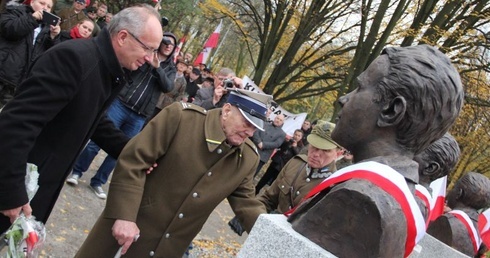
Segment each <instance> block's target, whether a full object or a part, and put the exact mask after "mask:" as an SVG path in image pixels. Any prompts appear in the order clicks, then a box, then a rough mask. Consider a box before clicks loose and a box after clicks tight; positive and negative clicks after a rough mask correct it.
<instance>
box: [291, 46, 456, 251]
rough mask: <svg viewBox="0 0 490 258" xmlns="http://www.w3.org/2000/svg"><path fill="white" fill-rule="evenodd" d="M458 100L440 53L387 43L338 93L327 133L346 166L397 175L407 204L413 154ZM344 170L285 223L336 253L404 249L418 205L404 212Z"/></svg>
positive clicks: (452, 115) (450, 116) (444, 125)
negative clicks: (349, 160)
mask: <svg viewBox="0 0 490 258" xmlns="http://www.w3.org/2000/svg"><path fill="white" fill-rule="evenodd" d="M462 103H463V88H462V85H461V80H460V77H459V74H458V72H457V70H456V69H455V68H454V66H453V65H452V64H451V62H450V60H449V58H447V57H446V56H445V55H444V54H443V53H441V52H440V51H438V50H437V49H435V48H433V47H430V46H427V45H419V46H412V47H398V48H387V49H385V50H384V51H383V53H382V54H381V56H380V57H378V58H377V59H375V60H374V61H373V62H372V64H371V65H370V66H369V67H368V68H367V69H366V70H365V71H364V72H363V73H362V74H361V75H360V76H359V77H358V88H357V89H356V90H354V91H352V92H350V93H349V94H347V95H345V96H343V97H341V98H340V99H339V104H340V106H341V107H342V109H341V111H340V112H339V114H338V119H337V121H336V123H337V126H336V128H335V130H334V131H333V132H332V138H333V139H334V140H335V141H336V142H337V143H339V144H340V145H341V146H343V147H345V148H346V149H347V150H349V151H351V152H352V154H353V155H354V161H355V163H358V164H355V165H352V166H350V167H347V168H346V169H348V168H352V169H357V170H359V171H361V170H362V171H367V170H372V169H373V167H376V169H378V167H382V168H383V171H372V172H373V173H374V172H377V173H378V174H381V175H382V176H383V177H386V178H388V177H391V176H395V177H398V176H402V179H403V180H404V182H403V184H405V186H404V187H405V188H406V189H407V190H408V194H406V192H407V191H405V192H404V195H403V196H404V197H403V198H406V200H405V201H406V202H409V203H412V202H414V198H413V195H412V193H413V192H414V185H415V184H416V183H418V169H417V168H418V165H417V163H416V162H415V161H413V158H414V155H415V154H417V153H419V152H421V151H422V150H424V149H426V148H427V147H428V146H429V145H430V144H431V143H432V142H434V141H435V140H437V139H439V138H441V137H442V136H443V135H444V134H445V133H446V132H447V130H448V129H449V127H450V126H451V125H452V124H453V123H454V121H455V119H456V117H457V116H458V114H459V112H460V110H461V107H462ZM361 161H362V162H361ZM357 165H358V166H357ZM362 166H364V167H362ZM353 167H354V168H353ZM337 173H339V172H337ZM363 173H364V172H363ZM374 174H376V173H374ZM390 174H391V175H390ZM334 175H335V174H334ZM352 175H353V176H352V177H351V178H348V179H345V180H343V181H339V182H337V183H336V184H334V185H326V186H327V187H326V188H325V189H323V190H321V191H320V192H318V193H317V194H316V195H313V196H312V197H311V198H310V199H308V200H307V201H305V202H304V203H303V204H302V205H300V206H299V207H298V208H297V209H296V211H295V212H294V213H292V214H291V216H290V218H289V221H290V222H291V224H292V226H293V229H295V230H296V231H297V232H299V233H300V234H302V235H304V236H305V237H307V238H309V239H310V240H312V241H313V242H315V243H317V244H318V245H320V246H321V247H323V248H324V249H326V250H328V251H329V252H331V253H333V254H334V255H337V256H339V257H401V256H404V255H407V253H409V252H410V251H411V248H413V245H414V243H413V242H414V239H415V237H414V229H413V228H414V226H413V224H414V223H415V222H413V221H414V219H413V218H420V217H421V215H420V209H419V208H418V207H416V208H415V207H414V208H413V209H412V208H410V211H408V209H407V208H406V206H404V207H405V208H403V207H402V206H403V205H402V204H401V202H400V200H401V199H399V197H398V196H396V197H395V196H394V194H392V193H391V192H389V191H386V189H384V188H383V187H382V185H380V184H377V183H375V180H371V181H370V180H367V179H366V178H358V177H356V176H355V174H354V173H353V174H352ZM405 188H404V189H405ZM410 195H412V196H411V197H410ZM410 207H412V206H410ZM417 209H418V211H417ZM411 211H415V212H412V213H410V212H411ZM407 214H408V215H407ZM411 214H412V215H411ZM414 214H415V215H414ZM417 221H419V220H417ZM422 221H423V219H422ZM415 224H416V223H415ZM423 230H425V225H424V226H423ZM415 231H416V234H418V233H420V229H418V227H417V230H415ZM422 234H423V232H422ZM417 237H419V236H418V235H417ZM412 238H414V239H412Z"/></svg>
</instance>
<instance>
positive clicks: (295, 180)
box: [257, 154, 337, 213]
mask: <svg viewBox="0 0 490 258" xmlns="http://www.w3.org/2000/svg"><path fill="white" fill-rule="evenodd" d="M307 162H308V156H307V155H304V154H300V155H296V156H294V157H293V158H292V159H290V160H289V162H288V163H286V165H285V166H284V168H283V169H282V170H281V172H280V173H279V175H278V176H277V178H276V180H274V182H273V183H272V185H271V186H270V187H269V188H267V190H265V191H264V192H263V193H262V194H261V195H259V196H258V197H257V198H258V199H259V200H260V201H261V202H262V203H263V204H264V205H265V206H266V208H267V212H272V211H276V212H279V213H285V212H286V211H288V210H290V209H291V208H292V207H294V206H296V205H298V204H299V203H300V202H301V200H302V199H303V197H304V196H305V195H306V194H307V193H309V192H310V190H311V189H313V187H315V186H316V185H318V184H319V183H321V182H322V181H323V180H325V178H310V177H308V173H307V171H306V164H307ZM328 169H329V170H328V171H329V172H331V173H333V172H335V171H336V170H337V169H336V167H335V162H332V163H331V164H330V165H328ZM298 173H299V175H298ZM297 175H298V176H297Z"/></svg>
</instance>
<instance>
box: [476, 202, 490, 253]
mask: <svg viewBox="0 0 490 258" xmlns="http://www.w3.org/2000/svg"><path fill="white" fill-rule="evenodd" d="M478 231H479V232H480V237H481V240H482V242H483V243H484V244H485V245H486V246H487V247H490V209H487V210H485V211H484V212H482V213H481V214H480V216H478Z"/></svg>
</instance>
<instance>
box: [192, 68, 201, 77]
mask: <svg viewBox="0 0 490 258" xmlns="http://www.w3.org/2000/svg"><path fill="white" fill-rule="evenodd" d="M192 72H193V73H194V74H197V75H201V71H200V70H199V68H196V67H194V68H192Z"/></svg>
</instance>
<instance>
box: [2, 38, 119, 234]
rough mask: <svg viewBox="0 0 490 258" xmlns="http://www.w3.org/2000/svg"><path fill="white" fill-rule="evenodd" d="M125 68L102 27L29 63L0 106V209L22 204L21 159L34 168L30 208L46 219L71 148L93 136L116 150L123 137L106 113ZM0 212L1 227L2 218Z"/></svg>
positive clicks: (74, 149) (68, 163)
mask: <svg viewBox="0 0 490 258" xmlns="http://www.w3.org/2000/svg"><path fill="white" fill-rule="evenodd" d="M124 83H125V74H124V72H123V69H122V68H121V65H120V64H119V62H118V60H117V57H116V54H115V52H114V49H113V48H112V44H111V40H110V36H109V32H108V31H107V30H106V29H104V30H103V31H102V32H101V34H100V35H99V36H98V37H96V38H94V39H91V40H85V39H79V40H70V41H67V42H64V43H63V44H59V45H56V46H54V47H53V48H51V49H49V50H48V51H46V52H45V53H44V54H43V55H41V56H40V57H39V58H38V59H37V60H36V61H35V62H34V63H33V65H32V68H31V69H30V71H29V73H28V77H27V79H26V80H25V81H23V82H22V84H21V85H20V86H19V88H18V90H17V92H16V96H15V97H14V99H12V100H11V101H10V102H9V103H8V104H7V105H6V106H5V108H4V110H3V111H2V112H1V113H0V143H1V144H0V210H6V209H12V208H16V207H19V206H21V205H24V204H26V203H27V195H26V191H25V185H24V176H25V171H26V162H30V163H34V164H36V165H37V166H38V167H39V173H40V178H39V186H40V187H39V190H38V191H37V194H36V195H35V196H34V198H33V200H32V201H31V207H32V208H33V214H34V216H36V218H37V219H38V220H40V221H43V222H46V220H47V219H48V217H49V214H50V212H51V210H52V208H53V206H54V204H55V202H56V199H57V198H58V195H59V192H60V190H61V188H62V186H63V184H64V180H65V178H66V177H67V176H68V175H69V173H70V171H71V168H72V166H73V164H74V163H75V161H76V159H77V157H78V154H79V153H80V152H81V151H82V149H83V148H84V146H85V144H86V143H87V141H88V140H89V139H90V138H92V140H93V141H94V142H95V143H96V144H97V145H99V146H100V147H101V148H102V149H104V150H105V151H106V152H107V153H108V154H109V155H111V156H113V157H118V156H119V153H120V152H121V150H122V148H123V147H124V145H125V144H126V143H127V141H128V138H127V136H125V135H124V134H123V133H122V132H121V131H119V130H117V129H116V128H115V127H114V125H113V124H112V122H110V121H109V120H108V119H107V118H106V117H105V116H104V113H105V109H106V108H107V107H108V106H109V105H110V104H111V102H112V101H113V100H114V98H115V97H116V96H117V94H118V93H119V91H120V90H121V88H122V87H123V86H124ZM9 224H10V223H9V221H8V218H7V217H5V216H0V232H2V231H3V230H5V229H6V227H8V225H9Z"/></svg>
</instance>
